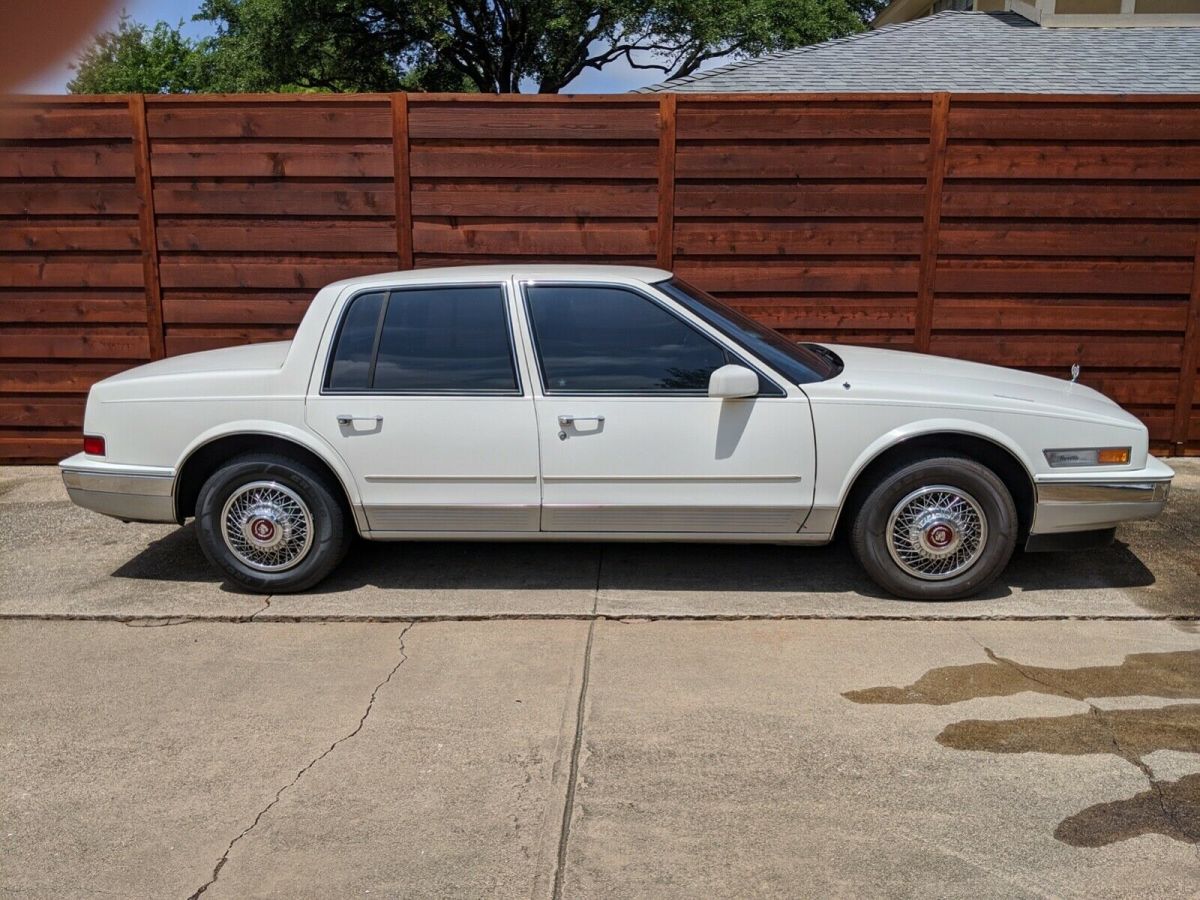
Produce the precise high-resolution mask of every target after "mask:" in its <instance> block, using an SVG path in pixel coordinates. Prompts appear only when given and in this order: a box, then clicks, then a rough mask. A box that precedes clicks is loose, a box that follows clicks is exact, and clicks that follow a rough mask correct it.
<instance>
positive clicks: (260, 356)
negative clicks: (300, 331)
mask: <svg viewBox="0 0 1200 900" xmlns="http://www.w3.org/2000/svg"><path fill="white" fill-rule="evenodd" d="M291 346H292V342H291V341H272V342H270V343H264V344H244V345H242V346H240V347H224V348H222V349H220V350H202V351H201V352H199V353H185V354H183V355H182V356H171V357H168V358H167V359H160V360H157V361H156V362H152V363H147V364H146V365H144V366H138V367H137V368H134V369H128V370H126V371H124V372H121V373H120V374H117V375H114V376H112V377H111V378H107V379H105V380H104V382H103V383H104V384H118V383H120V382H123V381H134V380H137V379H144V378H161V377H168V376H172V375H201V374H205V373H209V372H222V373H224V372H247V371H261V370H263V369H279V368H282V367H283V362H284V360H285V359H287V355H288V350H289V349H290V348H291Z"/></svg>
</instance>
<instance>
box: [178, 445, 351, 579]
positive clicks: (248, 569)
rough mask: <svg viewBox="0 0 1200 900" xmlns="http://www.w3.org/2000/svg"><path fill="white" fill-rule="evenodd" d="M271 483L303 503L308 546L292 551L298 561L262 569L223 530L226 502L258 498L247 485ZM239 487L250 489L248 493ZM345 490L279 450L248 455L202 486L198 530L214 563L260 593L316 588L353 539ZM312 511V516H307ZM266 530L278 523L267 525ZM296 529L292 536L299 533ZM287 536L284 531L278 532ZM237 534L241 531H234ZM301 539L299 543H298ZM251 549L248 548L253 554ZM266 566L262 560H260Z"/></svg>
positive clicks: (201, 543) (214, 474) (342, 555)
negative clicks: (239, 551) (341, 496)
mask: <svg viewBox="0 0 1200 900" xmlns="http://www.w3.org/2000/svg"><path fill="white" fill-rule="evenodd" d="M255 482H266V483H270V484H273V485H278V486H279V487H281V488H282V489H283V495H284V496H285V497H287V498H289V499H291V498H298V499H299V500H300V501H301V504H300V506H299V509H300V512H299V513H297V515H298V516H299V519H297V520H289V525H290V522H291V521H299V522H302V523H304V524H305V528H304V529H303V533H307V534H308V535H309V537H308V538H307V543H306V547H305V548H304V549H303V550H300V549H297V550H295V551H294V553H293V554H290V555H294V556H295V557H296V559H295V561H288V560H287V559H286V557H287V556H288V555H289V554H288V553H284V554H283V555H284V557H285V559H284V561H283V562H282V563H279V564H280V565H282V566H286V567H285V568H281V569H280V570H278V571H263V570H262V569H260V568H256V567H255V566H253V565H251V564H248V563H247V562H246V561H244V560H243V559H242V558H240V557H239V556H238V554H237V553H236V552H235V550H234V549H233V547H232V546H231V544H230V543H227V541H226V539H225V536H224V534H223V532H222V527H221V524H222V516H223V514H224V512H225V505H226V503H227V502H230V498H232V497H235V496H243V497H247V498H250V497H254V496H259V495H256V494H253V493H252V492H251V489H247V485H251V484H254V483H255ZM239 489H246V492H245V493H242V492H240V490H239ZM339 490H340V489H339V488H338V487H337V486H336V485H333V484H330V482H329V479H328V477H327V476H326V475H325V474H324V473H321V472H318V471H315V470H314V469H313V467H312V466H310V465H308V464H306V463H304V462H302V461H300V460H298V459H293V458H292V457H289V456H283V455H280V454H275V453H248V454H245V455H243V456H238V457H235V458H234V459H232V460H231V461H230V462H228V463H226V464H225V465H224V466H222V467H221V468H219V469H217V471H216V472H214V473H213V474H212V475H211V476H209V479H208V480H207V481H206V482H204V486H203V487H202V488H201V489H200V496H199V497H198V498H197V500H196V534H197V536H198V538H199V540H200V547H201V549H202V550H203V551H204V555H205V556H207V557H208V560H209V562H211V563H212V564H213V565H214V566H216V567H217V568H218V569H219V570H220V571H221V572H222V573H223V574H224V575H226V576H228V577H229V579H230V580H232V581H234V582H236V583H237V584H238V585H240V586H241V587H243V588H246V589H248V590H251V591H254V592H256V593H260V594H285V593H294V592H296V591H303V590H306V589H307V588H310V587H312V586H313V585H315V584H316V583H317V582H319V581H320V580H321V579H323V578H325V576H327V575H328V574H329V573H330V572H332V571H333V570H334V569H335V568H336V567H337V565H338V563H340V562H341V561H342V558H343V557H344V556H345V555H346V551H347V550H349V548H350V543H351V541H352V540H353V537H354V535H353V533H352V530H351V528H352V526H351V524H350V523H349V522H347V521H346V514H345V512H344V511H343V507H342V504H341V503H340V502H339V499H338V493H337V492H338V491H339ZM304 512H307V517H305V516H304ZM263 527H264V528H267V529H268V530H269V528H271V527H275V526H270V525H267V526H263ZM300 532H301V529H299V528H292V529H290V530H289V531H288V532H287V534H288V535H294V534H296V533H300ZM279 533H280V534H283V531H282V529H281V530H280V532H279ZM235 535H236V532H235ZM298 542H299V541H298ZM254 551H255V548H253V547H251V548H250V549H249V550H248V551H247V552H248V553H251V554H252V553H253V552H254ZM260 564H261V563H260Z"/></svg>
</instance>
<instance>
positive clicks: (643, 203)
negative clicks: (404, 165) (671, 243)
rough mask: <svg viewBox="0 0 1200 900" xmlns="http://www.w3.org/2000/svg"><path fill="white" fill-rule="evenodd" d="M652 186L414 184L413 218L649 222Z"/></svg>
mask: <svg viewBox="0 0 1200 900" xmlns="http://www.w3.org/2000/svg"><path fill="white" fill-rule="evenodd" d="M656 196H657V194H656V186H655V185H654V184H652V183H646V184H637V185H634V184H613V185H605V186H603V187H601V186H598V185H579V184H544V183H538V182H529V183H527V184H514V185H504V184H488V183H484V184H458V183H444V184H438V183H434V184H430V183H428V182H426V183H420V182H418V183H414V184H413V192H412V214H413V215H414V216H452V215H454V216H512V217H514V218H526V217H545V216H551V217H564V216H565V217H581V218H620V217H636V216H644V217H646V218H653V216H654V215H655V213H656V211H657V200H656Z"/></svg>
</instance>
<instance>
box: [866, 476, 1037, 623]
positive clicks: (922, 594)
mask: <svg viewBox="0 0 1200 900" xmlns="http://www.w3.org/2000/svg"><path fill="white" fill-rule="evenodd" d="M939 486H945V487H948V488H951V489H953V490H952V491H949V492H947V491H939V490H937V488H938V487H939ZM919 491H925V492H926V493H924V494H919V495H917V496H916V497H914V498H913V500H912V501H910V502H909V503H906V504H905V506H904V509H903V510H901V509H899V508H898V507H899V504H901V503H902V501H906V500H907V499H908V498H910V497H913V495H914V494H915V493H916V492H919ZM955 495H958V496H959V497H960V498H961V497H962V495H966V501H964V502H962V503H960V504H959V505H958V506H957V507H956V508H957V509H958V510H959V511H960V512H959V513H958V515H959V516H963V515H965V516H966V517H967V520H968V522H967V524H968V525H971V524H974V523H975V522H976V519H977V515H976V512H978V513H981V514H982V518H983V525H984V528H983V529H972V528H971V527H967V528H958V527H951V528H950V529H949V531H948V532H947V531H942V530H940V529H938V528H937V522H936V521H935V519H934V518H931V519H928V520H927V521H928V522H929V524H928V525H927V526H923V527H921V528H918V529H916V531H914V532H910V531H909V530H907V529H904V528H902V527H897V529H896V533H897V535H899V537H897V539H896V540H897V546H896V548H895V553H896V556H893V549H892V546H891V541H892V535H891V534H889V526H890V524H891V519H892V515H893V513H896V514H897V521H898V523H899V522H902V521H903V514H904V511H905V510H911V509H913V505H912V504H914V503H915V504H920V503H921V502H924V501H925V500H926V499H927V498H948V497H953V496H955ZM972 500H973V501H974V504H971V503H970V502H969V501H972ZM928 515H931V516H934V517H935V518H936V513H930V514H928ZM918 521H920V519H918ZM961 522H962V519H961V518H959V519H955V520H954V521H953V522H951V525H952V526H956V525H957V524H960V523H961ZM1017 528H1018V519H1017V509H1016V505H1015V504H1014V503H1013V498H1012V495H1011V494H1009V492H1008V488H1006V487H1005V485H1004V482H1003V481H1001V480H1000V478H999V477H998V476H997V475H996V473H995V472H993V471H992V470H991V469H989V468H987V466H983V465H980V464H979V463H977V462H975V461H974V460H972V459H967V458H966V457H961V456H941V457H937V458H933V459H923V460H918V461H916V462H911V463H908V464H906V465H902V466H900V467H898V468H896V469H894V470H892V471H890V472H888V473H887V474H885V475H883V476H882V477H880V478H879V479H878V480H877V481H876V483H875V484H874V485H873V486H872V487H871V489H870V490H869V491H868V492H867V495H866V496H865V497H864V498H863V502H862V505H861V506H860V507H859V509H858V512H857V514H856V515H855V517H854V522H853V524H852V525H851V529H850V546H851V549H852V550H853V551H854V556H855V558H857V559H858V561H859V563H860V564H861V565H862V567H863V568H864V569H866V571H867V574H868V575H870V576H871V579H872V580H873V581H874V582H875V583H876V584H878V585H879V586H880V587H881V588H883V589H884V590H885V591H888V592H889V593H891V594H895V595H896V596H897V597H902V598H904V599H906V600H960V599H962V598H964V597H970V596H972V595H973V594H977V593H979V592H980V591H982V590H983V589H984V588H986V587H987V586H988V585H990V584H991V583H992V582H993V581H995V580H996V578H997V576H999V574H1000V573H1001V572H1002V571H1003V570H1004V567H1005V566H1006V565H1008V561H1009V559H1010V558H1011V557H1012V554H1013V549H1014V547H1015V546H1016V542H1017ZM978 531H982V533H983V537H982V540H980V541H978V542H976V541H973V540H972V539H971V538H970V537H964V536H963V535H971V534H972V533H973V532H975V533H978ZM910 533H920V534H922V535H923V537H924V540H925V542H924V543H922V544H920V545H911V544H909V543H908V542H907V538H906V537H905V536H906V535H908V534H910ZM947 534H949V535H950V536H949V537H946V535H947ZM942 540H945V541H946V542H947V543H946V544H945V546H946V547H947V548H950V547H955V548H959V549H958V550H957V551H955V552H958V553H960V554H961V556H960V557H954V556H953V555H951V556H947V557H943V558H941V559H942V560H944V561H941V560H939V559H938V558H937V557H936V556H934V555H932V554H930V553H929V552H928V551H930V550H932V551H933V553H934V554H936V553H941V552H946V551H943V550H942V549H940V548H938V547H935V546H933V545H934V544H936V543H940V542H941V541H942ZM918 547H921V548H924V549H923V550H920V551H919V552H918ZM972 547H974V548H975V549H974V550H971V548H972ZM910 548H911V549H910ZM906 551H908V552H907V553H906ZM968 551H970V552H968ZM901 559H903V560H906V561H907V562H908V565H909V568H906V567H905V565H904V564H902V562H901V561H900V560H901ZM955 559H961V562H957V563H956V562H955ZM943 565H944V566H945V567H946V568H948V569H949V571H948V572H944V573H943V572H938V573H933V572H924V573H923V574H921V575H916V574H913V573H912V571H911V569H914V568H915V569H920V568H921V567H928V568H930V569H933V568H936V567H938V566H943Z"/></svg>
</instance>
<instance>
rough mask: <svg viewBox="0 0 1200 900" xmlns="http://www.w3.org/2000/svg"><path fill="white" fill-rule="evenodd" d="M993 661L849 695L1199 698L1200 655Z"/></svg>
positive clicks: (894, 699)
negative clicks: (1072, 665) (1086, 661)
mask: <svg viewBox="0 0 1200 900" xmlns="http://www.w3.org/2000/svg"><path fill="white" fill-rule="evenodd" d="M987 653H988V658H989V660H990V662H986V663H972V664H970V665H965V666H942V667H940V668H937V669H930V670H929V671H928V672H926V673H925V674H924V675H922V676H921V677H920V678H918V679H917V680H916V681H915V682H913V683H912V684H910V685H907V686H905V687H876V688H868V689H866V690H862V691H847V692H846V693H845V694H843V695H842V696H844V697H845V698H846V699H848V700H853V701H854V702H855V703H922V704H926V705H932V706H944V705H946V704H949V703H961V702H962V701H964V700H975V699H978V698H980V697H1011V696H1012V695H1013V694H1019V693H1021V692H1023V691H1033V692H1035V693H1039V694H1054V695H1057V696H1059V697H1069V698H1071V699H1073V700H1077V699H1080V698H1082V697H1139V696H1148V697H1167V698H1170V699H1172V700H1178V699H1190V698H1197V699H1200V650H1180V651H1177V652H1173V653H1131V654H1130V655H1129V656H1126V657H1125V659H1124V661H1123V662H1122V663H1121V664H1120V665H1117V666H1083V667H1081V668H1078V669H1055V668H1049V667H1043V666H1031V665H1027V664H1025V663H1021V664H1020V665H1018V664H1017V663H1014V662H1012V661H1011V660H1007V659H1004V658H1003V657H1000V656H996V655H995V654H994V653H992V652H991V651H990V650H989V651H987Z"/></svg>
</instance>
